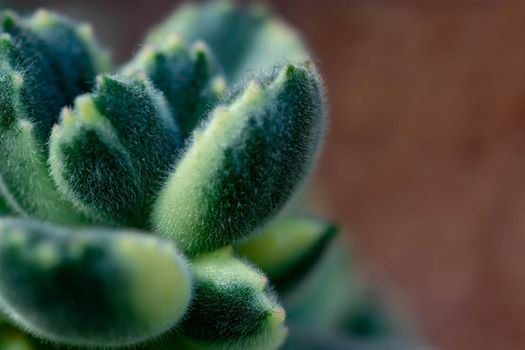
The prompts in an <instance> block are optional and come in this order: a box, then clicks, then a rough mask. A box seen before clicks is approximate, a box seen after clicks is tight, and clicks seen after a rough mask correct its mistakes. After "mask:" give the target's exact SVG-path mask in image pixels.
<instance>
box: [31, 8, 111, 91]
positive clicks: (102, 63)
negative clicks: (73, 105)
mask: <svg viewBox="0 0 525 350" xmlns="http://www.w3.org/2000/svg"><path fill="white" fill-rule="evenodd" d="M28 25H29V28H30V29H31V30H32V31H33V32H34V33H35V34H36V35H37V36H38V37H40V38H41V39H42V40H43V41H44V42H45V44H46V45H47V47H48V48H49V52H48V55H49V56H50V58H51V60H52V61H53V62H55V63H56V69H57V70H58V72H59V74H60V77H61V79H60V83H61V84H62V85H63V86H62V88H63V90H64V92H65V95H66V99H67V101H73V99H74V98H75V97H76V96H78V95H79V94H81V93H84V92H88V91H90V90H91V89H92V88H93V86H94V84H95V76H96V74H97V73H98V72H100V71H105V70H107V69H109V66H110V58H109V54H108V53H107V52H106V51H104V50H103V49H101V48H100V47H99V45H98V43H97V42H96V40H95V38H94V37H93V32H92V29H91V28H90V26H89V25H87V24H83V25H77V24H76V23H74V22H73V21H71V20H69V19H67V18H65V17H62V16H60V15H57V14H54V13H52V12H49V11H46V10H39V11H37V12H36V13H35V14H34V15H33V16H32V17H30V18H29V19H28Z"/></svg>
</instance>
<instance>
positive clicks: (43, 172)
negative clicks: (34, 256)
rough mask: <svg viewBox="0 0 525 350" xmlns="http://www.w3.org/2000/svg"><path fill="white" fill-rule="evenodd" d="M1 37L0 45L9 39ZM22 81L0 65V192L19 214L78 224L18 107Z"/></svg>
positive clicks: (21, 109)
mask: <svg viewBox="0 0 525 350" xmlns="http://www.w3.org/2000/svg"><path fill="white" fill-rule="evenodd" d="M3 39H4V40H3V41H2V38H0V45H2V44H6V43H8V41H9V40H8V39H7V38H6V37H3ZM0 64H1V62H0ZM25 84H26V82H25V79H24V78H23V77H22V76H21V75H20V74H19V73H17V72H15V71H13V70H12V69H10V68H8V67H5V65H4V66H0V91H1V93H0V159H1V160H2V161H1V162H0V193H1V194H2V196H3V197H4V198H5V200H6V201H7V202H8V204H9V207H11V208H12V209H13V210H14V211H15V212H17V213H18V214H21V215H24V216H30V215H31V216H35V217H37V218H41V219H44V220H47V221H51V222H54V223H58V224H66V225H70V224H76V223H81V222H83V219H82V218H81V217H80V216H79V214H78V213H77V212H76V211H75V210H74V209H73V208H72V207H71V205H70V204H69V203H67V202H66V201H65V200H63V199H62V197H61V196H60V194H59V193H58V191H57V190H56V187H55V185H54V183H53V180H52V179H51V176H50V175H49V173H48V166H47V159H46V156H45V153H44V152H42V145H41V143H40V142H39V141H38V139H37V135H36V134H37V132H36V130H35V126H34V124H33V123H32V122H31V121H30V118H28V117H27V114H26V112H25V110H24V109H23V108H22V107H21V105H22V100H23V96H22V94H23V91H22V87H23V86H24V85H25Z"/></svg>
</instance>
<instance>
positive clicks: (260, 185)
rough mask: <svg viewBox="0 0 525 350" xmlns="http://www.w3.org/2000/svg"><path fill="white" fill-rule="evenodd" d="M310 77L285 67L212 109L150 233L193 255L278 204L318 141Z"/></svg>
mask: <svg viewBox="0 0 525 350" xmlns="http://www.w3.org/2000/svg"><path fill="white" fill-rule="evenodd" d="M317 79H318V78H317V75H316V73H315V72H314V71H313V70H312V69H311V68H308V67H305V66H294V65H288V66H286V67H285V68H283V69H280V70H277V71H276V73H275V74H273V75H272V76H270V77H265V78H263V79H260V80H254V81H252V82H250V83H249V84H248V86H247V87H246V88H244V89H243V90H242V91H240V92H238V93H234V94H232V97H231V98H230V101H229V103H228V104H227V105H221V106H218V107H217V108H216V109H215V110H214V111H212V112H211V114H210V116H209V120H208V121H207V123H206V124H205V125H203V126H202V127H201V128H200V129H198V130H196V131H195V132H194V134H193V142H192V144H191V145H190V146H189V148H188V150H187V151H186V153H185V154H184V156H183V157H182V159H181V160H180V161H179V163H178V164H177V167H176V168H175V170H174V171H173V173H172V174H171V175H170V177H169V179H168V181H167V183H166V185H165V186H164V188H163V189H162V191H161V192H160V195H159V198H158V200H157V202H156V204H155V208H154V213H153V223H154V224H155V226H156V227H157V230H158V232H160V233H161V234H162V235H163V236H165V237H169V238H171V239H173V240H175V241H176V242H177V244H178V246H179V247H180V248H181V249H182V250H183V251H184V252H186V253H187V254H190V255H195V254H198V253H200V252H203V251H211V250H213V249H216V248H219V247H222V246H226V245H228V244H231V243H233V242H235V241H237V240H239V239H241V238H244V237H245V236H246V235H248V234H249V233H251V232H252V231H253V230H254V229H255V228H257V227H258V226H260V225H261V224H262V223H263V222H265V221H266V220H268V219H269V218H271V217H272V216H273V215H275V214H276V213H277V212H278V211H279V210H280V209H282V207H283V206H284V205H285V204H286V203H287V201H288V199H289V198H290V197H291V195H292V194H293V193H294V191H295V190H296V189H297V188H298V187H299V185H300V184H301V183H302V182H303V181H304V178H305V176H306V175H307V174H308V173H309V172H310V170H311V168H312V166H313V164H314V160H315V159H316V155H317V151H318V148H319V145H320V143H321V138H322V135H323V128H324V127H323V125H324V112H323V105H322V97H321V94H320V87H319V82H318V80H317Z"/></svg>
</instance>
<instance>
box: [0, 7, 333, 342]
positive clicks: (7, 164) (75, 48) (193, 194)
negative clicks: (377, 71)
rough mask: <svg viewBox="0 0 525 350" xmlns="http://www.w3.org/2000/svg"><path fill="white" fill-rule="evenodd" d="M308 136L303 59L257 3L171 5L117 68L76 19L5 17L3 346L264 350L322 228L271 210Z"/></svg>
mask: <svg viewBox="0 0 525 350" xmlns="http://www.w3.org/2000/svg"><path fill="white" fill-rule="evenodd" d="M324 125H325V106H324V100H323V86H322V84H321V81H320V77H319V75H318V73H317V70H316V68H315V67H314V66H313V64H312V63H311V58H310V57H309V54H308V52H307V50H306V49H305V47H304V45H303V44H302V41H301V40H300V38H299V37H298V35H297V34H296V33H295V32H294V31H293V30H292V29H290V28H289V27H288V26H287V25H285V24H284V23H283V22H282V21H281V20H280V19H278V18H276V17H275V16H274V15H272V14H271V13H270V12H269V11H268V10H266V9H264V8H262V7H261V6H258V5H257V6H255V5H248V6H239V5H235V4H234V3H233V2H230V1H214V2H210V3H206V4H202V5H186V6H183V7H181V8H180V9H179V10H178V11H176V12H175V14H174V15H173V16H170V17H169V18H168V19H167V20H166V21H165V22H164V23H163V24H161V25H160V26H158V27H157V28H154V29H153V30H152V31H151V33H150V34H149V35H148V37H147V39H146V42H145V43H144V45H143V46H142V48H141V49H140V50H139V52H138V53H137V54H136V56H135V57H133V58H132V59H131V60H130V61H129V62H128V63H127V64H125V65H123V66H122V67H112V66H111V64H110V60H109V59H108V55H107V53H106V51H105V50H103V49H101V48H100V46H99V45H98V44H97V41H96V39H95V38H94V35H93V32H92V30H91V28H90V27H89V26H88V25H83V24H78V23H76V22H75V21H73V20H70V19H68V18H65V17H63V16H61V15H58V14H54V13H51V12H48V11H44V10H41V11H37V12H36V13H35V14H33V15H30V16H26V17H23V16H19V15H17V14H15V13H13V12H10V11H4V12H2V13H1V14H0V310H1V313H2V314H3V316H2V318H3V319H5V321H3V322H4V323H3V326H2V327H3V328H1V329H0V330H1V331H2V332H0V344H2V347H3V348H6V347H8V346H17V345H16V344H18V343H14V342H19V343H20V344H22V345H20V346H22V348H23V349H34V350H36V349H40V348H49V347H55V346H66V347H67V346H76V347H121V346H134V347H139V348H144V349H167V348H169V349H173V348H180V349H185V348H188V349H276V348H278V347H279V346H280V345H281V344H282V343H283V341H284V339H285V338H286V335H287V327H286V326H285V314H286V312H285V309H284V308H283V306H282V305H281V303H280V301H279V298H278V293H285V291H289V290H293V289H294V287H295V286H297V285H298V283H299V282H298V281H299V280H300V277H301V276H303V275H306V274H307V273H308V271H310V270H311V269H312V268H313V267H314V266H315V265H316V263H317V261H318V259H319V257H321V256H322V255H323V252H324V251H325V247H327V246H328V243H329V242H330V240H331V239H332V237H333V236H334V234H335V232H336V230H335V227H334V226H333V225H332V224H330V223H328V222H326V221H324V220H322V219H319V218H315V217H313V216H311V215H308V214H286V215H281V216H278V214H279V213H280V212H281V211H282V210H283V209H284V208H285V207H286V206H287V204H288V203H289V202H290V200H291V199H292V198H293V197H294V195H295V194H296V193H298V191H300V190H301V187H302V185H303V184H304V182H305V180H306V179H307V178H308V175H309V174H310V173H311V171H312V168H313V167H314V165H315V162H316V159H317V156H318V153H319V149H320V145H321V141H322V138H323V134H324ZM13 326H14V327H15V328H13ZM16 329H18V330H16ZM24 334H27V336H24ZM4 335H5V336H4ZM42 344H44V345H42Z"/></svg>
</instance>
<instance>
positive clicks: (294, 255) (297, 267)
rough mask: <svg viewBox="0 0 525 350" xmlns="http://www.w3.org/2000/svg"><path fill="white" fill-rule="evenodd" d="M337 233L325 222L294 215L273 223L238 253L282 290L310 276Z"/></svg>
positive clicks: (239, 246) (244, 244)
mask: <svg viewBox="0 0 525 350" xmlns="http://www.w3.org/2000/svg"><path fill="white" fill-rule="evenodd" d="M336 233H337V228H336V227H335V226H334V225H333V224H331V223H329V222H327V221H325V220H322V219H319V218H316V217H313V216H310V215H304V214H294V215H289V216H285V217H282V218H278V219H276V220H274V221H272V222H271V223H269V224H268V225H266V226H265V227H263V228H262V229H261V230H260V231H259V232H258V233H257V234H256V235H255V236H254V237H252V238H250V239H249V240H247V241H245V242H242V243H240V244H239V245H238V246H237V247H236V251H237V252H238V253H239V254H240V255H241V256H243V257H245V258H246V259H248V260H249V261H251V262H252V263H253V264H255V265H256V266H257V267H259V268H260V269H261V270H262V271H263V272H264V273H265V274H266V275H267V276H268V278H270V281H272V283H273V284H274V285H275V286H276V287H277V288H278V289H279V290H283V289H287V288H289V287H293V285H294V284H295V283H296V281H297V280H299V279H301V278H302V277H303V276H304V275H306V274H308V272H309V271H310V270H311V269H312V267H313V266H315V265H316V263H317V262H318V260H319V259H320V257H321V256H322V254H323V253H324V251H325V249H326V247H327V246H328V244H329V243H330V242H331V241H332V239H333V238H334V236H335V234H336Z"/></svg>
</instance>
